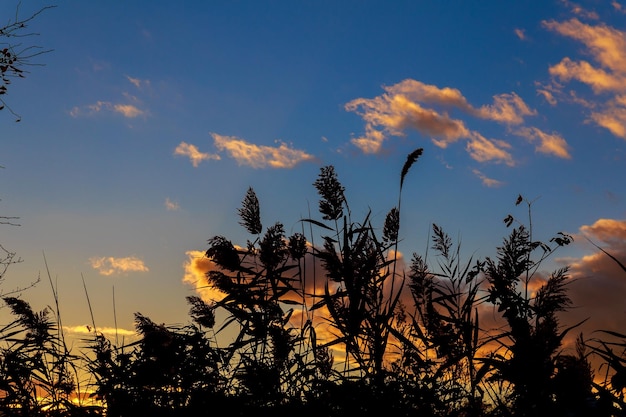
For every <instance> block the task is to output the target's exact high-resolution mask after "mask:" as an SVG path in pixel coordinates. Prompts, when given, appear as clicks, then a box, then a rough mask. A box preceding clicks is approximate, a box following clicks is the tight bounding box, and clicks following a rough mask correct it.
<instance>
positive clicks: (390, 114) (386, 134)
mask: <svg viewBox="0 0 626 417" xmlns="http://www.w3.org/2000/svg"><path fill="white" fill-rule="evenodd" d="M384 90H385V92H384V93H383V94H382V95H380V96H378V97H374V98H372V99H367V98H357V99H354V100H352V101H350V102H348V103H347V104H346V105H345V109H346V110H347V111H351V112H355V113H357V114H359V115H360V116H361V117H362V118H363V120H364V121H365V134H364V135H363V136H361V137H357V138H354V139H352V143H353V144H354V145H355V146H357V147H358V148H359V149H360V150H361V151H363V152H364V153H379V152H381V151H382V149H383V143H384V142H385V141H386V140H389V139H390V138H391V137H394V136H404V135H405V131H406V130H407V129H414V130H416V131H418V132H419V133H421V134H423V135H426V136H429V137H430V138H431V140H432V141H433V142H434V143H435V144H436V145H437V146H439V147H442V148H445V147H447V146H448V145H449V144H451V143H454V142H458V141H460V140H466V141H467V147H466V149H467V151H468V152H469V153H470V155H471V157H472V158H474V159H475V160H477V161H480V162H485V161H490V162H503V163H506V164H507V165H513V164H514V162H513V159H512V157H511V154H510V153H509V152H508V151H507V149H509V148H510V146H509V145H508V144H507V143H505V142H504V141H501V140H491V139H487V138H485V137H484V136H483V135H481V134H480V133H478V132H476V131H473V130H471V129H469V128H468V127H467V126H466V124H465V122H464V121H463V120H461V119H458V118H454V117H452V116H450V114H449V113H448V112H449V111H450V110H458V111H460V112H461V113H463V114H466V115H469V116H472V117H475V118H478V119H484V120H490V121H494V122H498V123H502V124H505V125H507V126H510V125H519V124H521V123H523V122H524V119H525V117H527V116H534V115H536V114H537V112H536V110H533V109H531V108H530V107H529V106H528V105H527V104H526V103H525V102H524V100H522V98H521V97H519V96H518V95H517V94H515V93H505V94H498V95H495V96H493V103H492V104H487V105H483V106H480V107H475V106H472V105H471V104H470V103H469V102H468V100H467V99H466V98H465V97H464V96H463V94H462V93H461V92H460V91H459V90H458V89H455V88H450V87H443V88H440V87H437V86H434V85H429V84H425V83H423V82H421V81H417V80H412V79H407V80H404V81H402V82H400V83H398V84H395V85H392V86H387V87H384Z"/></svg>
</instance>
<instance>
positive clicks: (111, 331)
mask: <svg viewBox="0 0 626 417" xmlns="http://www.w3.org/2000/svg"><path fill="white" fill-rule="evenodd" d="M63 330H64V331H66V332H68V333H72V334H93V332H94V328H93V327H92V326H91V325H88V324H83V325H80V326H63ZM95 330H96V331H97V332H98V333H101V334H103V335H104V336H106V337H114V336H116V335H118V336H130V337H133V336H137V332H135V331H134V330H127V329H119V328H115V327H97V328H96V329H95Z"/></svg>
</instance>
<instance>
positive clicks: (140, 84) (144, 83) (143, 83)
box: [126, 75, 151, 90]
mask: <svg viewBox="0 0 626 417" xmlns="http://www.w3.org/2000/svg"><path fill="white" fill-rule="evenodd" d="M126 79H127V80H128V81H129V82H130V83H131V84H132V85H134V86H135V87H136V88H137V89H139V90H141V89H143V88H146V87H150V85H151V84H150V80H142V79H141V78H134V77H131V76H129V75H127V76H126Z"/></svg>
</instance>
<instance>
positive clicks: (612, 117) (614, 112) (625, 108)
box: [591, 95, 626, 139]
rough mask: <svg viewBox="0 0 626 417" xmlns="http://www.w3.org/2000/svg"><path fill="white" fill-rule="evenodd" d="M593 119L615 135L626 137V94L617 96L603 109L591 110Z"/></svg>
mask: <svg viewBox="0 0 626 417" xmlns="http://www.w3.org/2000/svg"><path fill="white" fill-rule="evenodd" d="M591 119H592V120H593V121H594V122H596V123H597V124H598V125H599V126H602V127H603V128H605V129H607V130H608V131H609V132H611V133H612V134H613V135H615V136H617V137H619V138H622V139H626V95H620V96H617V97H616V98H615V99H614V100H610V101H608V102H607V104H606V106H605V107H604V108H603V109H600V110H599V111H593V112H591Z"/></svg>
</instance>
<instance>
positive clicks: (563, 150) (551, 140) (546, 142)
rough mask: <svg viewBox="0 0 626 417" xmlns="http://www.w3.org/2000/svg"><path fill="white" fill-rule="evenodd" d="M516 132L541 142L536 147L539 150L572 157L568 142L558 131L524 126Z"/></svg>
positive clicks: (532, 140)
mask: <svg viewBox="0 0 626 417" xmlns="http://www.w3.org/2000/svg"><path fill="white" fill-rule="evenodd" d="M515 134H516V135H519V136H522V137H524V138H526V139H528V141H529V142H539V144H538V145H537V146H536V147H535V150H536V151H537V152H541V153H545V154H548V155H554V156H557V157H559V158H564V159H570V158H571V157H572V156H571V155H570V153H569V146H568V144H567V142H566V141H565V139H563V138H562V137H561V136H560V135H559V134H558V133H553V134H549V133H545V132H543V131H541V130H540V129H537V128H536V127H523V128H520V129H518V130H517V131H515Z"/></svg>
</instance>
